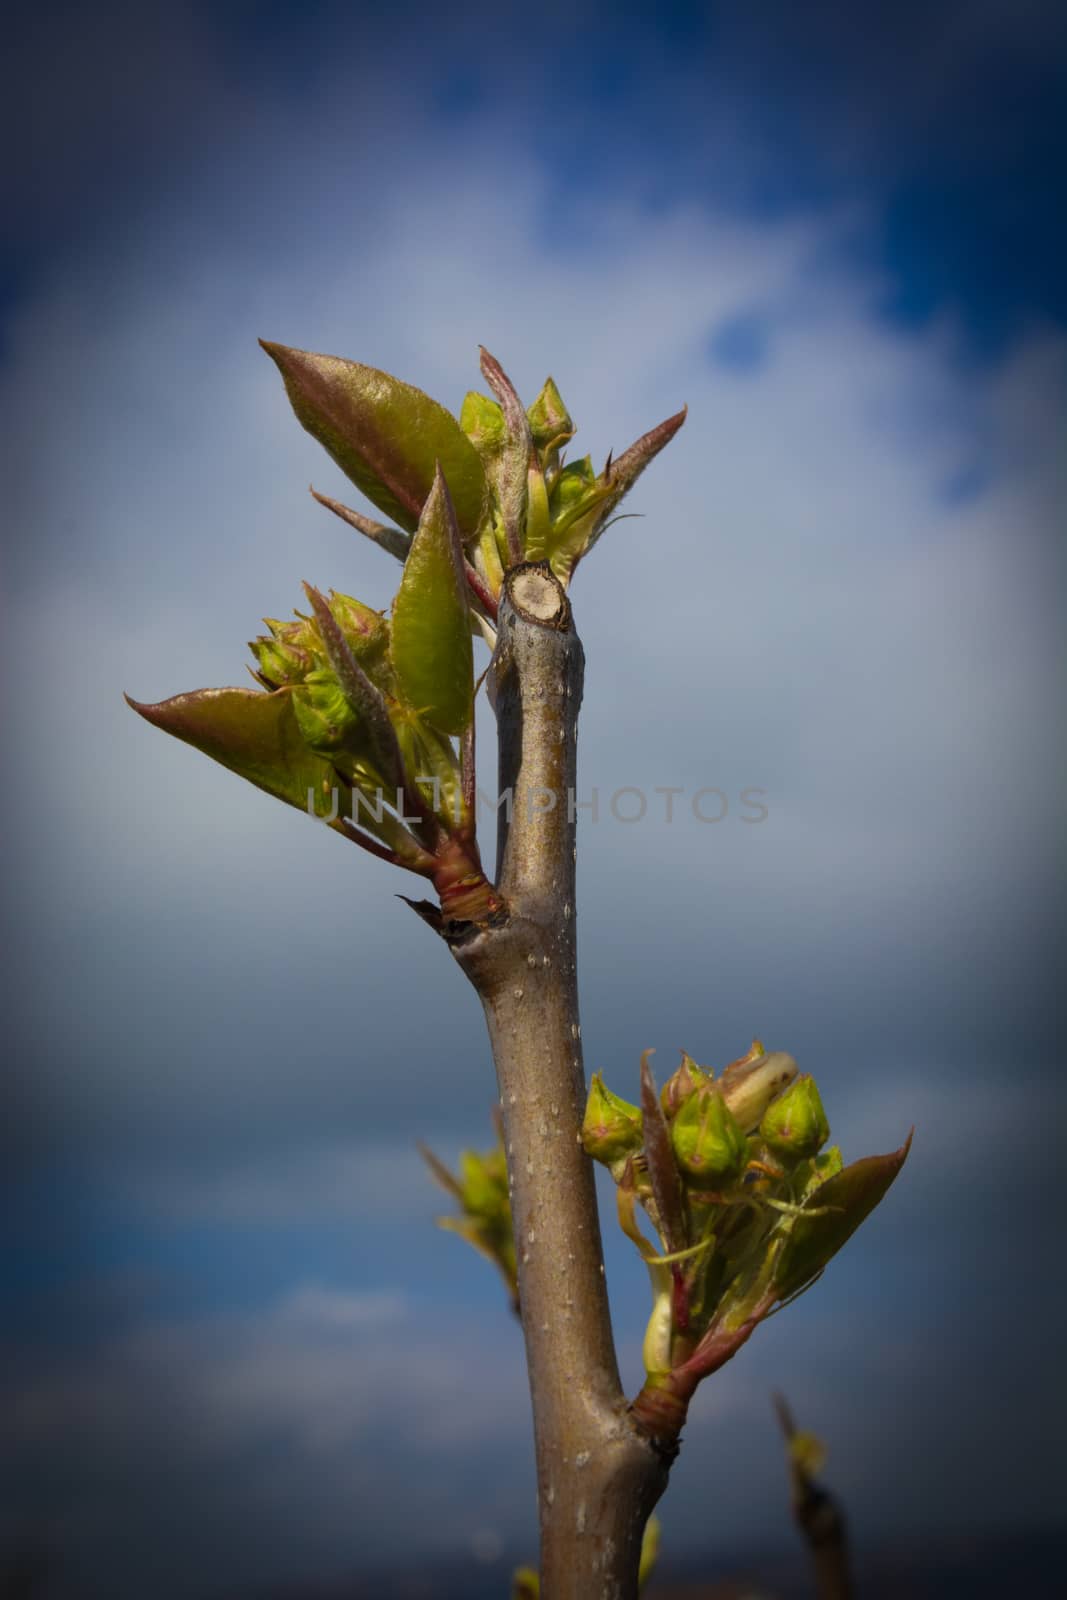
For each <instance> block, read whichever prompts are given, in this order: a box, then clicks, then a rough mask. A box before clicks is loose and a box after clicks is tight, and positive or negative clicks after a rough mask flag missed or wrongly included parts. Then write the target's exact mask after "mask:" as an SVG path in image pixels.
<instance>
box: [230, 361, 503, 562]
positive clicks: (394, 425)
mask: <svg viewBox="0 0 1067 1600" xmlns="http://www.w3.org/2000/svg"><path fill="white" fill-rule="evenodd" d="M260 345H261V346H262V348H263V349H264V350H265V351H266V353H267V355H269V356H270V358H271V360H272V361H273V362H274V363H275V365H276V366H277V367H278V370H279V371H280V373H281V375H282V378H283V380H284V382H285V388H286V392H287V394H288V396H289V400H290V403H291V405H292V407H293V410H294V412H295V413H296V416H297V419H298V420H299V422H300V423H301V425H302V426H303V427H304V428H305V429H306V430H307V431H308V433H310V434H311V435H312V436H313V437H314V438H316V439H317V440H318V441H319V443H320V444H321V445H323V447H324V448H325V449H326V450H327V451H329V453H330V455H331V456H332V457H333V459H334V460H335V461H336V462H337V464H338V466H339V467H340V468H341V470H342V471H343V472H345V473H346V474H347V475H348V477H350V478H351V479H352V481H353V483H355V484H356V485H357V487H358V488H360V489H362V491H363V493H364V494H365V495H366V496H367V498H368V499H369V500H371V501H373V502H374V504H375V505H376V506H378V507H379V509H381V510H382V511H384V512H385V513H386V514H387V515H388V516H389V517H391V518H392V519H393V520H394V521H395V522H398V523H399V524H400V526H401V527H402V528H405V529H407V531H408V532H413V531H414V529H415V528H416V526H417V525H418V520H419V516H420V514H421V512H422V507H423V505H424V504H425V501H426V497H427V495H428V493H429V491H430V486H431V484H432V482H433V469H434V461H435V460H436V459H437V458H438V457H439V458H440V459H441V461H442V463H443V464H444V469H445V473H446V475H447V477H448V480H449V484H450V487H451V490H452V494H453V498H454V500H455V503H456V515H457V518H458V520H459V524H460V529H461V532H462V534H463V537H464V539H467V540H470V539H473V538H474V537H475V535H476V533H477V531H478V527H479V525H480V523H481V519H482V513H483V510H484V508H485V503H486V496H487V493H488V488H487V484H486V479H485V472H484V469H483V467H482V463H481V459H480V457H479V455H478V452H477V451H476V450H475V448H474V446H473V445H472V444H471V442H470V440H469V439H468V438H467V436H466V434H465V433H464V432H463V430H462V429H461V428H460V426H459V423H458V422H457V421H456V419H455V417H453V416H452V415H451V413H450V412H448V411H446V410H445V408H444V406H442V405H439V404H438V402H437V401H436V400H432V399H431V398H430V396H429V395H427V394H424V393H423V392H422V390H421V389H417V388H415V387H414V385H412V384H410V383H404V382H402V381H401V380H400V379H399V378H394V377H393V376H392V374H391V373H388V372H380V371H378V369H377V368H375V367H365V366H362V365H360V363H359V362H356V361H346V360H344V359H342V358H341V357H339V356H327V355H319V354H317V353H315V352H314V351H310V350H296V349H291V348H289V347H288V346H286V345H281V344H274V343H272V342H271V341H269V340H266V339H261V340H260Z"/></svg>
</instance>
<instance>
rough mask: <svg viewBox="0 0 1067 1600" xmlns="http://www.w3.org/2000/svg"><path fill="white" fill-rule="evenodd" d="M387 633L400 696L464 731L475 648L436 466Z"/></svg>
mask: <svg viewBox="0 0 1067 1600" xmlns="http://www.w3.org/2000/svg"><path fill="white" fill-rule="evenodd" d="M392 641H393V644H392V656H393V669H394V671H395V673H396V678H397V685H398V687H399V689H400V693H401V694H402V696H403V697H404V699H405V700H407V702H408V704H409V705H411V706H412V707H413V708H414V710H416V711H417V712H418V713H419V715H420V716H422V717H424V718H425V720H426V721H427V722H429V723H430V724H431V725H432V726H433V727H435V728H437V729H438V730H439V731H440V732H441V733H450V734H458V733H462V732H463V730H464V728H465V727H466V726H467V724H468V723H469V721H470V719H471V716H472V714H473V710H474V651H473V647H472V644H471V630H470V616H469V612H468V607H467V580H466V577H465V574H464V565H463V548H462V546H461V544H460V539H459V530H458V528H457V526H456V517H455V512H454V510H453V507H452V500H451V496H450V495H449V491H448V487H447V485H446V483H445V480H444V477H443V475H442V473H441V469H440V468H438V470H437V475H436V477H435V478H434V481H433V487H432V489H431V491H430V495H429V498H428V499H427V501H426V507H425V509H424V511H423V514H422V518H421V520H420V522H419V525H418V528H417V529H416V532H415V537H414V539H413V540H412V542H411V551H410V553H409V555H408V558H407V561H406V562H405V563H404V576H403V578H402V579H401V581H400V588H399V590H398V592H397V596H396V599H395V600H394V601H393V632H392Z"/></svg>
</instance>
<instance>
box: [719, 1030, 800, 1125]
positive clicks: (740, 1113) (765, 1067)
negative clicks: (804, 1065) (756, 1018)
mask: <svg viewBox="0 0 1067 1600" xmlns="http://www.w3.org/2000/svg"><path fill="white" fill-rule="evenodd" d="M796 1075H797V1064H796V1062H795V1061H794V1060H793V1057H792V1056H790V1055H786V1053H785V1051H784V1050H772V1051H771V1052H770V1054H769V1055H768V1054H767V1053H766V1052H765V1051H761V1054H760V1055H758V1056H757V1055H756V1054H755V1051H754V1050H753V1051H750V1052H749V1054H748V1055H747V1056H743V1057H742V1059H741V1060H740V1061H737V1062H734V1064H733V1065H732V1066H729V1067H727V1068H726V1071H725V1072H724V1073H723V1074H722V1076H721V1078H720V1079H719V1084H718V1087H719V1092H720V1094H721V1095H722V1097H723V1099H724V1100H725V1102H726V1104H727V1105H728V1106H729V1108H730V1110H731V1111H732V1112H733V1114H734V1116H735V1118H736V1119H737V1122H738V1123H739V1125H740V1126H741V1127H742V1128H743V1129H744V1131H745V1133H754V1132H755V1130H756V1129H757V1128H758V1127H759V1125H760V1122H761V1120H762V1118H763V1113H764V1112H765V1111H766V1109H767V1107H768V1106H769V1105H770V1103H771V1101H772V1100H773V1099H774V1097H775V1095H778V1094H781V1092H782V1090H783V1089H785V1088H786V1087H787V1086H788V1085H789V1084H790V1083H792V1081H793V1079H794V1078H795V1077H796Z"/></svg>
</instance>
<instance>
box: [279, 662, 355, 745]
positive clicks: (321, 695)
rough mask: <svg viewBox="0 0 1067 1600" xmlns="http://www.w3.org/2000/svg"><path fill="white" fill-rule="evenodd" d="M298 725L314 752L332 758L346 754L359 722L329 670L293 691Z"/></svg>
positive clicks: (319, 670) (319, 671)
mask: <svg viewBox="0 0 1067 1600" xmlns="http://www.w3.org/2000/svg"><path fill="white" fill-rule="evenodd" d="M293 711H294V713H295V715H296V720H297V725H298V726H299V728H300V732H301V734H302V735H303V737H304V739H305V741H306V742H307V743H308V744H309V745H310V746H311V748H312V750H315V751H317V752H320V753H323V754H326V755H331V754H333V753H334V752H336V751H338V750H343V749H344V748H345V746H346V745H347V744H348V743H349V741H350V740H351V738H352V736H353V735H354V734H355V733H356V730H357V728H358V726H359V718H358V716H357V715H356V713H355V712H354V711H353V710H352V707H351V706H350V705H349V703H348V701H347V700H346V699H345V697H344V694H343V693H342V691H341V685H340V684H339V683H338V681H337V679H336V678H335V677H334V675H333V673H332V672H331V671H330V669H329V668H328V667H320V668H317V669H316V670H315V671H314V672H309V673H308V675H307V677H306V678H305V679H304V681H303V683H302V684H299V685H298V686H297V687H296V688H295V689H294V690H293Z"/></svg>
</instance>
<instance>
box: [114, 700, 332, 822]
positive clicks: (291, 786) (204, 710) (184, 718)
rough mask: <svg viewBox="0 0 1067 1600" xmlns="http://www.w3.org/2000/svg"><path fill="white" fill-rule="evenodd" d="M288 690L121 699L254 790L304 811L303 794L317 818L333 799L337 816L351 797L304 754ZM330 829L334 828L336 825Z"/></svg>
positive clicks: (315, 760)
mask: <svg viewBox="0 0 1067 1600" xmlns="http://www.w3.org/2000/svg"><path fill="white" fill-rule="evenodd" d="M292 692H293V691H292V689H290V688H283V689H276V690H275V691H274V692H273V693H272V694H263V693H261V692H260V691H259V690H258V689H197V690H194V691H193V693H191V694H178V695H174V697H173V698H172V699H170V700H161V701H160V702H159V704H158V705H144V704H142V703H141V702H140V701H137V700H131V699H130V696H129V695H127V696H126V700H127V702H128V704H129V705H131V706H132V707H133V709H134V711H137V712H139V713H140V714H141V716H142V717H144V719H145V721H146V722H151V723H153V724H154V726H155V727H157V728H162V729H163V730H164V732H165V733H172V734H173V735H174V737H175V738H176V739H182V740H184V741H185V743H186V744H191V745H195V747H196V748H197V749H198V750H202V751H203V753H204V754H205V755H206V756H210V757H211V758H212V760H213V761H218V762H220V763H221V764H222V765H223V766H224V767H229V769H230V771H231V772H236V773H237V774H238V775H239V776H240V777H242V778H247V779H248V781H249V783H254V784H255V785H256V787H257V789H265V790H266V792H267V793H268V794H272V795H274V796H275V797H276V798H277V799H279V800H284V801H285V802H286V803H287V804H288V805H291V806H297V807H298V808H299V809H300V810H301V811H306V810H307V804H308V792H309V790H310V791H312V792H313V793H314V796H315V810H316V814H317V815H319V816H328V815H329V814H330V811H331V808H332V802H333V795H334V793H335V792H338V808H339V810H340V811H341V812H342V813H343V812H344V811H345V810H346V809H347V808H348V806H349V803H350V800H351V796H350V794H349V792H348V789H347V786H346V785H345V784H343V783H342V782H341V780H340V779H339V778H338V776H337V774H336V773H335V772H334V771H333V768H332V767H331V766H330V764H329V763H328V762H327V761H324V760H323V759H322V758H321V757H320V756H317V755H316V754H315V753H314V751H313V750H309V749H308V747H307V745H306V744H305V742H304V739H303V737H302V735H301V733H300V729H299V727H298V725H297V720H296V717H295V715H294V713H293V705H292ZM333 826H334V827H336V828H338V829H339V830H340V823H339V822H338V821H334V823H333Z"/></svg>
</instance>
